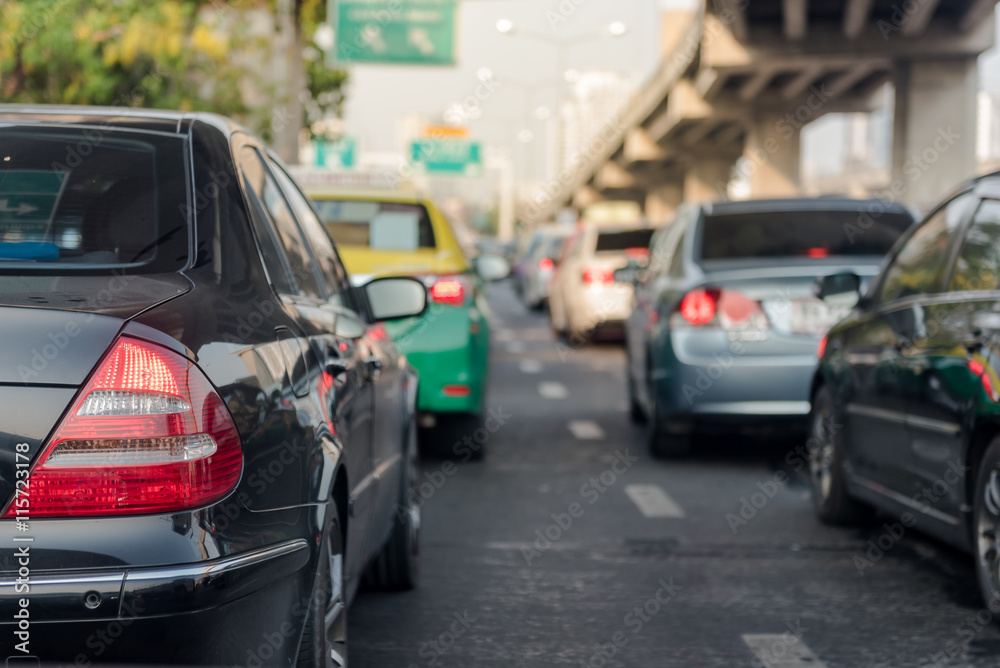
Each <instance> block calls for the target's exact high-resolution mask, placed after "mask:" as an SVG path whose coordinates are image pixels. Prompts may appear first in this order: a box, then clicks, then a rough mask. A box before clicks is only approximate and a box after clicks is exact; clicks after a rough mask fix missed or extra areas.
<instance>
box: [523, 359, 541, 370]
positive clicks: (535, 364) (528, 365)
mask: <svg viewBox="0 0 1000 668" xmlns="http://www.w3.org/2000/svg"><path fill="white" fill-rule="evenodd" d="M517 368H518V369H520V370H521V371H522V373H541V372H542V363H541V362H539V361H538V360H521V363H520V364H518V365H517Z"/></svg>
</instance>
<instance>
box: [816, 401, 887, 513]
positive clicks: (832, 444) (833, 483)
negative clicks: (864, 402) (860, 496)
mask: <svg viewBox="0 0 1000 668" xmlns="http://www.w3.org/2000/svg"><path fill="white" fill-rule="evenodd" d="M835 417H836V416H835V414H834V405H833V395H832V394H830V389H829V388H828V387H826V386H823V387H821V388H820V389H819V390H818V391H817V392H816V395H815V396H814V397H813V401H812V410H811V411H810V413H809V440H808V442H807V443H806V446H807V449H808V451H809V484H810V487H811V489H812V500H813V509H814V510H815V511H816V516H817V517H818V518H819V519H820V521H822V522H824V523H826V524H835V525H849V524H857V523H858V522H861V521H863V520H865V519H867V518H869V517H870V516H871V513H872V510H871V508H870V507H868V506H866V505H865V504H863V503H861V502H860V501H858V500H856V499H854V498H852V497H851V496H850V495H849V494H848V492H847V480H846V474H845V473H844V445H843V437H842V434H839V433H837V432H836V431H834V430H831V428H830V425H831V424H835V422H834V419H835Z"/></svg>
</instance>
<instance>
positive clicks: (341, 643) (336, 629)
mask: <svg viewBox="0 0 1000 668" xmlns="http://www.w3.org/2000/svg"><path fill="white" fill-rule="evenodd" d="M341 526H342V525H341V523H340V514H339V511H338V509H337V505H336V504H335V503H334V502H333V501H330V502H329V504H328V509H327V524H326V530H325V531H324V533H323V536H324V539H323V547H322V549H321V550H320V556H319V567H318V568H317V571H316V585H315V586H314V587H313V592H312V600H311V601H310V604H309V611H308V612H307V613H306V622H305V629H304V630H303V633H302V642H301V643H299V656H298V661H297V663H296V665H297V666H299V667H300V668H338V667H341V668H342V667H343V666H346V665H347V591H346V589H345V588H344V533H343V531H342V530H341Z"/></svg>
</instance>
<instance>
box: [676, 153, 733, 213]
mask: <svg viewBox="0 0 1000 668" xmlns="http://www.w3.org/2000/svg"><path fill="white" fill-rule="evenodd" d="M735 163H736V159H735V158H723V157H703V158H698V159H697V160H692V161H691V163H690V164H689V165H688V166H687V168H686V169H685V170H684V201H685V202H710V201H713V200H717V199H722V198H724V197H725V196H726V193H727V192H728V185H729V181H730V179H731V177H732V173H733V166H734V165H735Z"/></svg>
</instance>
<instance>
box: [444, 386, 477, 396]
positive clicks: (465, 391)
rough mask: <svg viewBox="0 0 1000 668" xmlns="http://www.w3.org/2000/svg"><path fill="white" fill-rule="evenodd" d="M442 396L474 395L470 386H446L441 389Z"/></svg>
mask: <svg viewBox="0 0 1000 668" xmlns="http://www.w3.org/2000/svg"><path fill="white" fill-rule="evenodd" d="M441 394H443V395H444V396H446V397H467V396H469V395H470V394H472V388H470V387H469V386H468V385H445V386H444V387H442V388H441Z"/></svg>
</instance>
